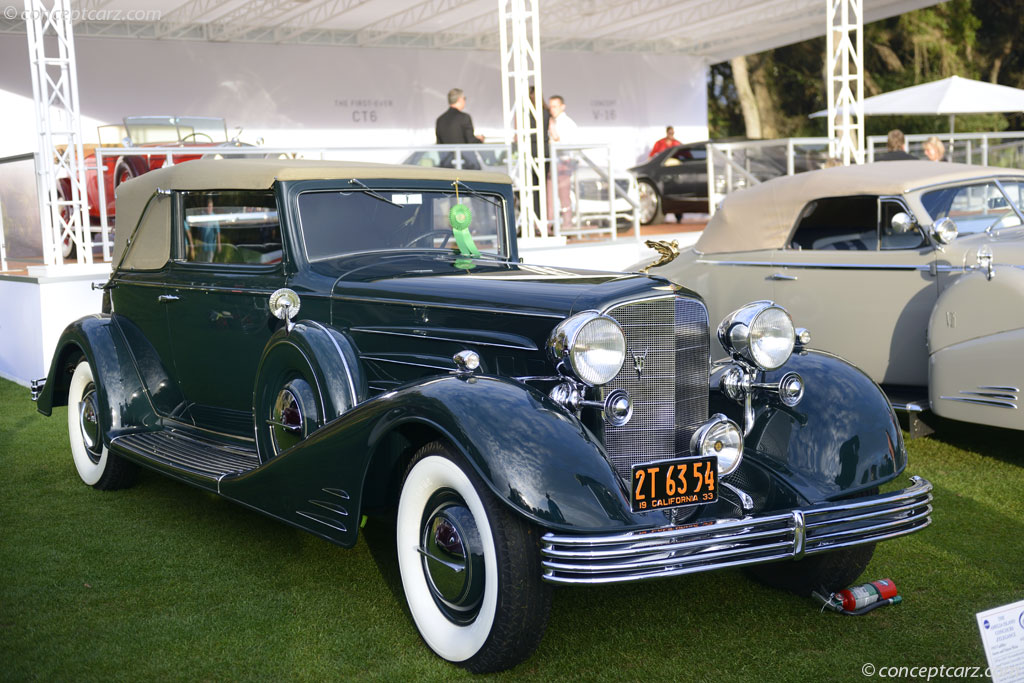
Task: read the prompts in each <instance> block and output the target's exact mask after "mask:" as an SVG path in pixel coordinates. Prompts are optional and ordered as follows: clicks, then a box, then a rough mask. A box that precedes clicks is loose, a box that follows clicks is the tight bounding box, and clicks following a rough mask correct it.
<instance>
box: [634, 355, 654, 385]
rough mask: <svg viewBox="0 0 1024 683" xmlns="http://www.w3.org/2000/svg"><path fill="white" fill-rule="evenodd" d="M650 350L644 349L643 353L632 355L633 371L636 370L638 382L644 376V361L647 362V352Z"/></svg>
mask: <svg viewBox="0 0 1024 683" xmlns="http://www.w3.org/2000/svg"><path fill="white" fill-rule="evenodd" d="M648 351H650V349H644V352H643V353H634V354H633V369H634V370H636V379H637V381H639V380H640V377H641V375H643V374H644V361H645V360H647V352H648Z"/></svg>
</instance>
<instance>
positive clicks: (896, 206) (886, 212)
mask: <svg viewBox="0 0 1024 683" xmlns="http://www.w3.org/2000/svg"><path fill="white" fill-rule="evenodd" d="M899 213H905V214H907V215H908V216H909V215H912V214H910V212H909V211H908V210H907V207H905V206H903V204H902V203H900V202H897V201H894V200H891V199H883V200H881V201H880V203H879V224H878V245H879V248H881V249H918V248H920V247H922V246H923V245H924V244H925V243H926V242H927V240H926V239H925V236H924V234H923V233H922V232H921V230H920V228H918V227H917V226H916V225H910V226H909V227H907V228H906V229H901V227H900V225H901V224H900V223H897V225H895V226H894V225H893V222H892V219H893V216H895V215H896V214H899ZM902 225H903V226H905V225H906V224H905V223H903V224H902Z"/></svg>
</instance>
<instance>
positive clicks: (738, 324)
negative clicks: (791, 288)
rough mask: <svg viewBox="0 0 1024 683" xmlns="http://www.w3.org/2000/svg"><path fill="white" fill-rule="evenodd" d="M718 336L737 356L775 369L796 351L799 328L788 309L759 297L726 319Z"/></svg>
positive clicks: (729, 350) (757, 364)
mask: <svg viewBox="0 0 1024 683" xmlns="http://www.w3.org/2000/svg"><path fill="white" fill-rule="evenodd" d="M718 340H719V341H720V342H721V343H722V346H724V347H725V349H726V350H727V351H728V352H729V353H730V354H732V356H733V357H735V358H741V359H745V360H747V361H749V362H751V363H753V364H754V365H756V366H757V367H759V368H761V369H762V370H775V369H777V368H781V367H782V366H783V365H785V364H786V361H788V360H789V357H790V356H791V355H792V354H793V345H794V344H795V343H796V329H795V328H794V327H793V319H792V318H790V317H789V313H787V312H786V309H784V308H782V307H781V306H776V305H775V304H774V303H772V302H771V301H755V302H753V303H749V304H747V305H746V306H743V307H742V308H740V309H738V310H736V311H733V312H732V313H730V314H729V315H727V316H726V317H725V319H724V320H722V323H721V324H720V325H719V326H718Z"/></svg>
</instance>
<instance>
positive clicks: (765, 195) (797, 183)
mask: <svg viewBox="0 0 1024 683" xmlns="http://www.w3.org/2000/svg"><path fill="white" fill-rule="evenodd" d="M1008 175H1014V176H1022V177H1024V172H1021V171H1018V170H1015V169H1005V168H996V167H992V166H971V165H968V164H950V163H937V162H934V161H882V162H876V163H873V164H862V165H854V166H845V167H836V168H826V169H822V170H820V171H808V172H807V173H798V174H796V175H792V176H783V177H781V178H773V179H772V180H769V181H767V182H764V183H761V184H760V185H755V186H753V187H750V188H747V189H745V190H742V191H740V192H737V193H736V194H733V195H729V196H728V197H727V198H726V199H725V201H724V202H723V203H722V208H721V209H719V210H718V211H717V212H716V213H715V215H714V216H713V217H712V218H711V221H710V222H709V223H708V226H707V228H706V229H705V230H704V234H702V235H701V237H700V239H699V240H698V241H697V244H696V245H695V248H696V250H697V251H699V252H701V253H704V254H716V253H722V252H732V251H754V250H758V249H782V248H783V247H784V246H785V243H786V239H787V238H788V237H789V234H790V232H791V231H792V229H793V226H794V224H795V223H796V219H797V216H798V215H799V213H800V211H801V210H802V209H803V208H804V206H806V205H807V203H808V202H810V201H811V200H813V199H819V198H821V197H842V196H852V195H901V194H903V193H905V192H909V191H911V190H915V189H917V188H920V187H925V186H928V185H937V184H941V183H949V182H959V181H964V180H971V179H976V178H991V177H993V176H1008Z"/></svg>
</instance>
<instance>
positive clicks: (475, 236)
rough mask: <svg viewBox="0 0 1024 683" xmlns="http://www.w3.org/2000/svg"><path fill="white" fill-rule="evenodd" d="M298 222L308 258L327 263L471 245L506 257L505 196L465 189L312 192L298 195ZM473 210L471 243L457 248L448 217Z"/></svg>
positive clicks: (470, 232) (457, 251)
mask: <svg viewBox="0 0 1024 683" xmlns="http://www.w3.org/2000/svg"><path fill="white" fill-rule="evenodd" d="M298 203H299V223H300V225H301V226H302V235H303V240H304V241H305V245H306V255H307V257H308V258H309V260H310V261H322V260H324V259H329V258H334V257H336V256H341V255H342V254H351V253H356V252H364V251H379V250H394V249H442V250H446V251H449V252H452V253H459V252H460V250H461V251H463V252H468V251H470V249H466V248H465V247H466V246H467V245H468V244H469V243H471V244H472V246H475V247H476V249H478V250H479V251H480V252H482V253H485V254H491V255H496V256H499V257H505V256H507V255H508V251H507V249H506V245H505V208H504V204H503V202H502V198H501V196H500V195H494V194H487V195H481V194H479V193H478V194H477V195H472V194H470V193H468V192H466V191H464V190H460V192H459V197H458V199H456V197H455V191H454V190H452V191H431V190H415V191H408V190H376V189H374V190H370V189H356V190H352V191H348V190H345V191H338V190H322V191H307V192H303V193H301V194H300V195H299V201H298ZM456 204H463V205H465V206H467V207H469V210H470V215H471V217H470V220H469V229H468V234H469V238H471V239H470V240H469V242H467V240H466V239H462V241H461V243H462V247H460V245H459V243H457V240H456V236H455V234H454V233H453V231H452V224H451V220H450V217H449V214H450V212H451V210H452V207H454V206H455V205H456Z"/></svg>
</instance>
